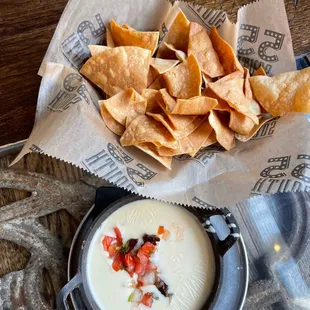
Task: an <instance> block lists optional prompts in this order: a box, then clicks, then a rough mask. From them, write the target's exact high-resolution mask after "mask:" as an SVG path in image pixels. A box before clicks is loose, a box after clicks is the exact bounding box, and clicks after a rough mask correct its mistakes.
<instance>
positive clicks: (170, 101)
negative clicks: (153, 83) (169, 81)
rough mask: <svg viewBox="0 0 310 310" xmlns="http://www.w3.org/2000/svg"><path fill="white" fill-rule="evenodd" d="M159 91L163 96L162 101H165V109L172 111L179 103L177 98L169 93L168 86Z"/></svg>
mask: <svg viewBox="0 0 310 310" xmlns="http://www.w3.org/2000/svg"><path fill="white" fill-rule="evenodd" d="M159 92H160V94H161V97H162V102H163V103H164V105H163V108H164V111H167V112H168V113H171V112H172V111H173V110H174V108H175V106H176V104H177V103H176V101H175V99H174V98H173V97H171V96H170V95H169V93H168V92H167V90H166V88H163V89H160V90H159Z"/></svg>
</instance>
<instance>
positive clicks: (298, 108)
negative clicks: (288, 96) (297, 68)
mask: <svg viewBox="0 0 310 310" xmlns="http://www.w3.org/2000/svg"><path fill="white" fill-rule="evenodd" d="M294 111H295V112H302V113H310V81H308V82H306V83H305V84H304V85H303V86H301V87H300V88H299V89H298V90H297V92H296V96H295V100H294Z"/></svg>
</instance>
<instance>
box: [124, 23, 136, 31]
mask: <svg viewBox="0 0 310 310" xmlns="http://www.w3.org/2000/svg"><path fill="white" fill-rule="evenodd" d="M122 28H125V29H129V30H133V31H136V29H133V28H132V27H130V26H129V25H127V24H123V25H122Z"/></svg>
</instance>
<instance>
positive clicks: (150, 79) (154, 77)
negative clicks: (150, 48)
mask: <svg viewBox="0 0 310 310" xmlns="http://www.w3.org/2000/svg"><path fill="white" fill-rule="evenodd" d="M158 77H159V74H158V72H157V71H156V70H155V69H154V68H153V67H151V66H150V68H149V72H148V74H147V87H149V86H151V85H152V84H153V83H154V82H155V81H156V80H157V78H158Z"/></svg>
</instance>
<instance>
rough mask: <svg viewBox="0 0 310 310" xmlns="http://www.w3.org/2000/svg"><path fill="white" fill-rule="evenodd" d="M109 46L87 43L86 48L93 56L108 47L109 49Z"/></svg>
mask: <svg viewBox="0 0 310 310" xmlns="http://www.w3.org/2000/svg"><path fill="white" fill-rule="evenodd" d="M110 48H111V47H108V46H104V45H88V49H89V51H90V54H91V55H92V56H95V55H97V54H99V53H101V52H104V51H106V50H108V49H110Z"/></svg>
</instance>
